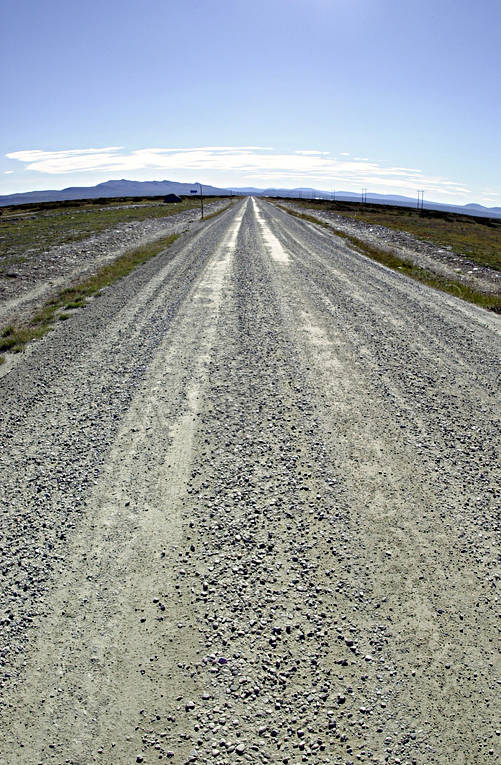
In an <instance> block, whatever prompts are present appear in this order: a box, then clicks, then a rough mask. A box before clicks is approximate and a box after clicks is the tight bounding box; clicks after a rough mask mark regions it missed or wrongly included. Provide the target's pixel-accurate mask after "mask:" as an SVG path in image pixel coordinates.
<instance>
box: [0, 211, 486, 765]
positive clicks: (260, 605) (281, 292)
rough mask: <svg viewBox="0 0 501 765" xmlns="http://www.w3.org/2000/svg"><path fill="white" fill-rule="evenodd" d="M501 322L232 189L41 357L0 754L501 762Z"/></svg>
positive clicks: (16, 504)
mask: <svg viewBox="0 0 501 765" xmlns="http://www.w3.org/2000/svg"><path fill="white" fill-rule="evenodd" d="M500 331H501V318H500V317H497V316H495V315H491V314H490V313H488V312H484V311H482V310H480V309H478V308H476V307H474V306H471V305H469V304H466V303H463V302H461V301H459V300H456V299H455V298H453V297H451V296H448V295H445V294H441V293H438V292H436V291H434V290H430V289H428V288H426V287H425V286H423V285H421V284H419V283H417V282H414V281H411V280H408V279H406V278H405V277H404V276H402V275H401V274H398V273H395V272H393V271H390V270H389V269H386V268H384V267H382V266H380V265H378V264H377V263H374V262H372V261H370V260H368V259H366V258H364V257H363V256H361V255H358V254H356V253H354V252H353V251H351V250H350V249H349V248H348V247H347V246H346V245H345V244H344V243H342V242H340V241H339V239H338V238H336V237H335V236H334V235H331V234H330V233H329V232H327V231H323V230H322V231H320V230H317V229H316V227H312V226H310V225H308V224H307V223H305V222H303V221H300V220H297V219H294V218H291V216H289V215H287V214H286V213H284V212H282V211H280V210H278V209H277V208H276V207H274V206H272V205H270V204H267V203H265V202H262V201H255V200H244V201H242V202H240V203H238V204H236V205H234V207H233V208H232V209H231V210H228V211H227V212H225V213H223V214H222V215H221V216H219V217H217V218H215V219H214V220H213V221H210V222H208V223H206V224H203V225H199V226H196V227H195V228H194V229H193V230H192V231H191V232H190V233H189V234H187V235H185V236H183V237H181V239H179V240H178V241H177V242H176V244H175V245H174V246H173V247H171V248H170V249H169V250H168V251H166V252H165V253H164V254H160V255H159V256H157V257H156V258H154V259H152V260H151V261H149V262H148V263H146V264H145V265H144V266H142V267H141V268H139V269H137V271H135V272H134V273H132V274H130V275H129V276H128V277H126V278H124V279H122V280H121V281H120V282H118V283H116V284H115V285H114V286H113V287H112V288H111V289H109V290H106V291H105V293H104V294H103V295H102V296H101V297H99V298H98V299H96V300H95V301H92V303H90V304H89V305H88V306H87V307H86V308H85V309H83V310H82V311H79V312H78V313H77V314H75V315H74V316H72V317H71V319H69V320H68V321H67V322H64V324H63V323H61V325H60V326H59V325H58V326H57V328H56V329H55V330H54V331H53V332H52V333H51V334H50V335H48V336H46V337H45V338H44V339H43V340H42V341H40V342H39V343H35V344H33V345H32V347H31V349H30V350H29V351H28V352H27V353H25V354H24V355H23V359H22V361H21V362H20V363H19V364H18V365H17V366H16V367H15V368H14V369H12V371H10V373H9V374H8V375H6V376H5V377H4V378H3V379H2V380H1V381H0V383H1V386H2V387H1V390H0V412H1V415H0V417H1V420H0V432H1V444H2V451H1V456H0V459H1V463H0V465H1V473H2V474H1V480H0V497H1V500H2V512H3V516H2V527H1V528H2V540H1V542H0V547H1V555H2V561H1V574H2V587H1V588H0V592H1V608H0V664H1V668H2V686H1V692H0V695H1V706H0V763H2V765H7V764H8V765H11V764H12V765H14V764H15V765H17V764H18V763H19V764H23V765H24V764H25V763H30V765H31V763H37V764H38V763H41V764H42V765H49V763H50V764H53V763H58V764H59V763H61V765H62V764H63V763H65V764H66V763H71V764H72V765H84V764H85V765H87V763H92V762H100V763H106V765H108V764H109V765H116V764H117V763H119V764H122V763H123V764H124V765H125V764H126V763H134V762H143V763H148V764H150V763H154V762H158V761H163V762H173V763H176V764H177V763H179V764H181V765H184V764H185V763H190V762H192V763H207V764H210V765H218V764H220V765H235V763H237V762H249V763H263V764H267V763H284V765H299V763H304V762H306V763H311V764H312V765H324V764H326V763H331V764H332V765H341V764H342V765H355V763H357V764H358V763H364V762H366V763H381V764H382V763H401V764H402V765H403V764H404V763H407V765H410V764H411V763H416V764H418V763H419V765H428V764H431V763H440V764H442V763H444V764H445V763H447V764H448V765H456V764H457V763H462V764H464V765H477V763H478V764H479V765H480V764H481V763H482V764H483V763H487V762H497V761H499V743H500V727H501V726H500V724H499V713H500V711H501V705H500V701H499V699H500V683H501V679H500V676H499V666H500V662H499V650H498V649H499V632H498V623H499V617H500V611H501V609H500V604H499V600H498V598H497V596H496V592H495V585H496V582H497V580H498V579H499V568H498V564H499V547H498V545H499V515H498V512H499V472H500V471H499V459H498V450H499V440H500V439H499V433H500V429H499V421H500V417H499V415H500V406H499V395H498V394H499V372H500V364H499V336H500Z"/></svg>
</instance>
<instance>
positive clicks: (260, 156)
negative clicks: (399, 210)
mask: <svg viewBox="0 0 501 765" xmlns="http://www.w3.org/2000/svg"><path fill="white" fill-rule="evenodd" d="M6 156H7V157H8V158H9V159H11V160H12V159H13V160H17V161H19V162H21V163H23V165H24V167H25V169H26V170H30V171H35V172H38V173H43V174H47V175H67V174H71V173H83V172H93V173H96V172H99V173H102V174H108V173H109V174H124V173H135V174H136V175H137V173H138V172H139V171H144V173H148V172H149V173H150V174H151V172H152V171H164V172H165V173H167V174H168V173H173V174H175V175H176V176H179V174H180V173H181V172H185V173H187V174H189V175H191V174H192V171H193V172H194V171H196V174H197V176H200V177H201V176H203V177H204V178H205V179H206V180H207V181H208V182H216V183H217V182H219V183H221V182H222V181H221V179H222V177H225V178H228V179H230V177H231V179H232V180H231V181H230V180H225V181H223V182H224V183H225V185H228V184H229V183H233V184H234V185H247V184H248V183H249V182H251V183H252V184H253V185H257V184H260V185H266V186H272V185H274V186H299V185H308V186H316V187H318V188H324V189H329V188H333V187H336V188H337V189H345V190H358V189H359V188H361V186H364V187H368V188H369V191H375V192H386V193H390V192H393V193H400V194H414V193H415V192H416V190H417V189H424V191H425V196H429V197H430V198H432V197H433V198H437V197H448V198H452V197H453V198H455V199H458V200H461V199H463V198H465V197H466V196H468V195H469V194H470V192H469V189H467V188H466V187H465V186H464V185H463V184H462V183H458V182H456V181H452V180H450V179H448V178H444V177H441V176H428V175H425V174H424V173H423V172H422V171H421V170H419V169H416V168H405V167H397V166H395V167H393V166H385V165H383V164H382V163H378V162H371V161H370V160H369V159H367V158H365V157H363V158H361V157H353V158H350V155H349V154H348V153H347V152H343V153H342V154H341V155H340V157H339V156H338V157H334V156H332V155H331V154H330V153H329V152H324V151H319V150H314V149H298V150H296V151H289V152H279V151H276V150H274V149H272V148H270V147H260V146H202V147H195V148H146V149H137V150H134V151H127V150H125V149H124V148H123V147H120V146H108V147H105V148H101V149H71V150H62V151H42V150H39V149H32V150H27V151H16V152H12V153H10V154H7V155H6ZM235 181H236V183H235Z"/></svg>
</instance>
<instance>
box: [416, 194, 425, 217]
mask: <svg viewBox="0 0 501 765" xmlns="http://www.w3.org/2000/svg"><path fill="white" fill-rule="evenodd" d="M417 194H418V197H417V209H418V210H421V212H422V211H423V210H424V191H423V190H422V189H421V190H420V191H418V193H417Z"/></svg>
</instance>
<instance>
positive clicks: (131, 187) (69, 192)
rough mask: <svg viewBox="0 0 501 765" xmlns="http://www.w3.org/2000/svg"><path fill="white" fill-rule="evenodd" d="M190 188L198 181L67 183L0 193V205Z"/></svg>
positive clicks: (147, 194)
mask: <svg viewBox="0 0 501 765" xmlns="http://www.w3.org/2000/svg"><path fill="white" fill-rule="evenodd" d="M192 189H196V190H197V192H198V183H178V182H177V181H127V180H125V178H122V180H120V181H105V182H104V183H98V184H97V186H69V187H68V188H67V189H61V190H59V191H58V190H49V191H27V192H25V193H22V194H6V195H4V196H0V207H5V205H21V204H29V203H33V202H61V201H64V200H66V199H98V198H100V197H155V196H160V195H162V194H184V195H187V196H189V195H190V192H191V190H192ZM203 192H204V194H227V193H228V191H227V189H217V188H215V187H214V186H205V185H203Z"/></svg>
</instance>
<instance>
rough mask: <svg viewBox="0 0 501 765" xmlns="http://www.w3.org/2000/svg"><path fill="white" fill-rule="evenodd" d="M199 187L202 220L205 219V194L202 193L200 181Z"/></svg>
mask: <svg viewBox="0 0 501 765" xmlns="http://www.w3.org/2000/svg"><path fill="white" fill-rule="evenodd" d="M198 185H199V186H200V209H201V211H202V218H201V219H202V220H203V219H204V194H203V191H202V184H201V183H200V181H199V182H198Z"/></svg>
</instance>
